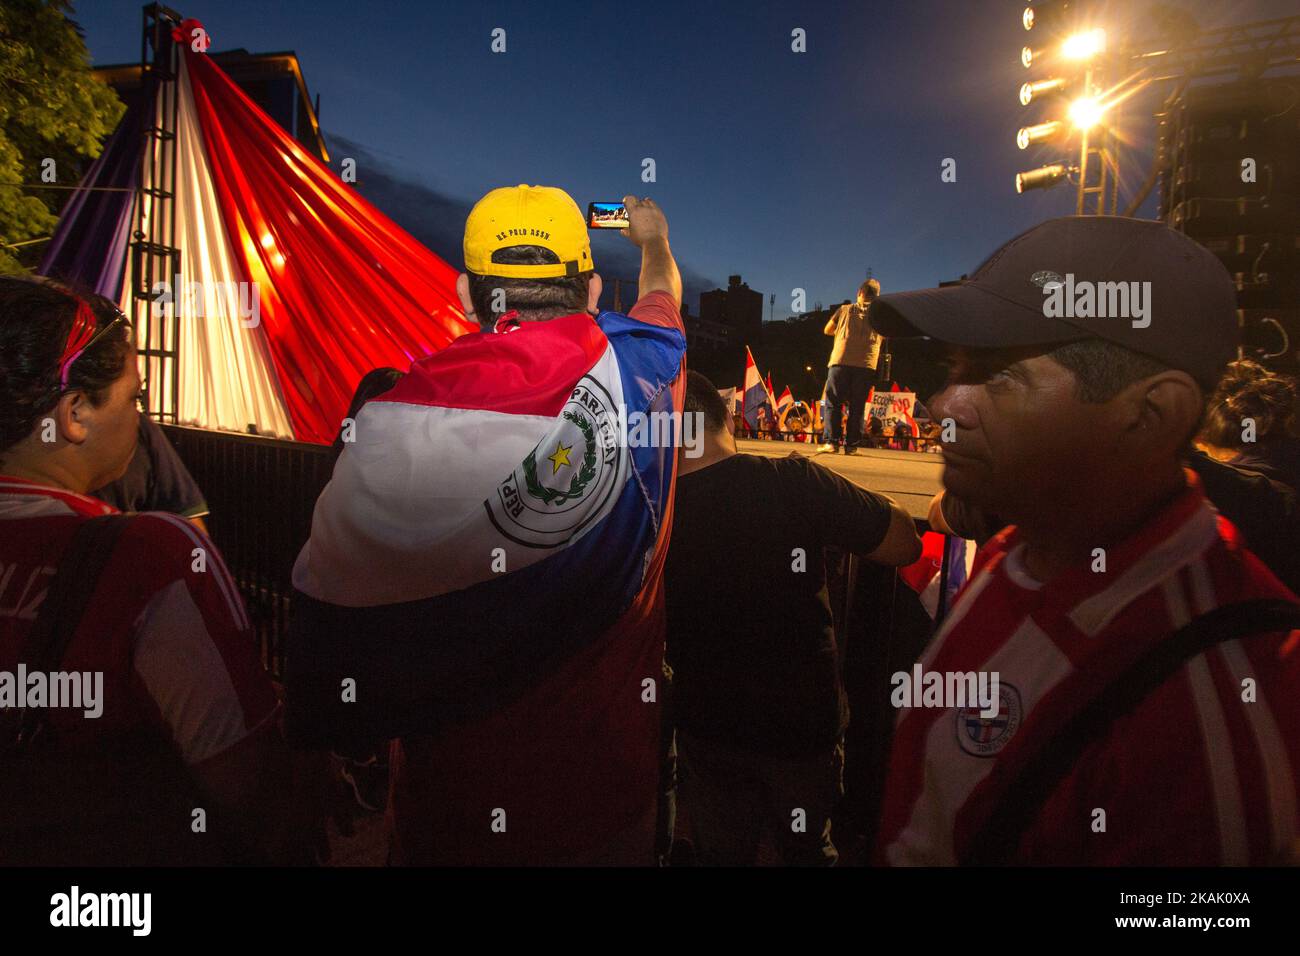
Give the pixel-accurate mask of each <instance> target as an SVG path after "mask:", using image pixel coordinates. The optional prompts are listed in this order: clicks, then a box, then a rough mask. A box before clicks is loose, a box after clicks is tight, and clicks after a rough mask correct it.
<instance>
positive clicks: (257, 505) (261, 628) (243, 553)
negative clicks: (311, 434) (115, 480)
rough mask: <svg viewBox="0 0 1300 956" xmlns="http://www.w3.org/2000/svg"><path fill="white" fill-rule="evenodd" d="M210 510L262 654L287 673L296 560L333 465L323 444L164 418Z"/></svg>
mask: <svg viewBox="0 0 1300 956" xmlns="http://www.w3.org/2000/svg"><path fill="white" fill-rule="evenodd" d="M163 431H164V432H165V433H166V434H167V437H168V438H169V439H170V440H171V442H172V444H173V446H175V448H176V451H177V453H179V454H180V456H181V459H182V460H183V461H184V462H185V465H186V467H187V468H189V470H190V473H191V474H192V475H193V476H194V480H195V481H196V482H198V485H199V487H200V488H201V489H202V490H203V494H204V497H205V498H206V499H207V502H208V506H209V507H210V508H211V509H212V513H211V514H210V515H209V516H208V517H207V518H206V519H205V520H206V521H207V524H208V530H209V532H210V533H211V535H212V540H213V541H214V542H215V544H216V545H217V548H218V549H219V550H220V551H221V554H222V557H223V558H225V561H226V565H227V566H228V567H229V568H230V573H231V574H232V575H233V576H234V578H235V581H236V583H237V584H238V585H239V590H240V592H241V593H242V594H243V597H244V601H245V603H246V604H247V606H248V611H249V617H250V619H251V620H252V622H253V628H254V630H255V631H256V634H257V639H258V642H259V645H260V647H261V650H262V661H263V663H264V664H265V666H266V668H267V670H269V671H270V672H271V674H272V675H273V676H275V677H277V678H278V677H279V676H280V675H281V674H282V673H283V663H284V661H283V647H284V640H283V638H284V635H285V632H286V630H287V629H288V624H289V598H290V595H291V594H292V584H291V581H290V575H291V572H292V571H293V562H294V559H295V558H297V556H298V552H299V550H300V549H301V548H302V546H303V543H304V542H306V540H307V536H308V534H309V533H310V531H311V516H312V509H313V508H314V506H315V504H316V499H317V497H319V495H320V493H321V489H323V488H324V487H325V484H326V483H327V482H328V481H329V478H330V473H331V472H332V470H333V467H334V459H333V456H332V455H331V453H330V449H329V447H328V446H325V445H312V444H307V443H304V442H295V441H282V440H277V439H272V438H259V437H257V436H254V435H238V434H234V433H231V432H217V431H206V430H204V429H200V428H186V427H182V426H175V425H164V426H163Z"/></svg>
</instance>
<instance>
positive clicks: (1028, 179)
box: [1016, 163, 1070, 193]
mask: <svg viewBox="0 0 1300 956" xmlns="http://www.w3.org/2000/svg"><path fill="white" fill-rule="evenodd" d="M1069 175H1070V167H1069V166H1066V165H1065V164H1064V163H1052V164H1051V165H1049V166H1040V167H1039V168H1038V169H1029V170H1026V171H1025V172H1023V173H1016V192H1018V193H1023V192H1024V191H1025V190H1026V189H1048V188H1050V187H1052V186H1055V185H1056V184H1057V183H1059V182H1061V181H1062V180H1064V179H1066V178H1067V177H1068V176H1069Z"/></svg>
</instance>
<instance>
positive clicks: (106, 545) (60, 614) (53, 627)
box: [0, 514, 131, 749]
mask: <svg viewBox="0 0 1300 956" xmlns="http://www.w3.org/2000/svg"><path fill="white" fill-rule="evenodd" d="M130 520H131V519H130V518H128V517H127V516H126V515H120V514H112V515H101V516H100V517H96V518H90V519H89V520H87V521H83V522H81V524H80V525H78V527H77V530H76V531H75V532H74V533H73V535H72V540H71V541H70V542H69V543H68V547H67V548H66V549H65V550H64V552H63V556H62V557H61V558H60V559H59V567H58V570H56V571H55V572H54V578H53V580H51V581H50V586H49V589H48V590H47V591H46V592H45V600H44V601H43V602H41V606H40V608H39V610H38V611H37V612H36V620H34V621H33V622H32V627H31V630H29V631H28V632H27V640H26V641H25V642H24V643H23V646H22V649H21V650H20V651H19V655H18V661H19V663H24V664H26V665H27V670H28V671H41V672H44V673H49V672H51V671H54V670H57V669H58V666H59V663H60V662H61V661H62V660H63V655H64V654H65V653H66V652H67V649H68V644H69V642H71V640H72V635H73V634H74V633H75V632H76V630H77V625H78V624H80V623H81V619H82V617H83V616H84V615H85V612H86V605H87V604H89V603H90V596H91V595H92V594H93V593H94V592H95V586H96V585H97V584H98V583H99V578H100V575H101V574H102V573H103V570H104V567H105V566H106V565H107V564H108V560H109V558H110V557H111V556H112V553H113V547H114V546H115V545H116V544H117V539H118V538H119V537H121V534H122V532H123V531H124V530H125V529H126V525H127V523H128V522H129V521H130ZM45 718H46V708H44V707H28V708H25V709H24V710H23V711H22V713H21V717H20V718H19V720H18V726H17V729H16V732H15V733H14V734H13V735H8V734H7V735H6V736H7V737H8V739H5V740H0V746H4V747H5V748H6V749H7V748H8V747H11V746H12V747H18V748H22V747H26V746H27V745H29V744H30V743H31V741H33V740H34V739H35V738H36V737H37V736H38V735H39V734H40V731H41V728H42V727H43V726H44V724H45Z"/></svg>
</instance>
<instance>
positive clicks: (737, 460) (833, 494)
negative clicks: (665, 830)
mask: <svg viewBox="0 0 1300 956" xmlns="http://www.w3.org/2000/svg"><path fill="white" fill-rule="evenodd" d="M684 410H685V412H686V414H696V415H702V416H703V421H704V429H703V431H704V433H705V441H704V450H703V454H702V455H701V456H700V457H697V458H689V457H686V456H685V455H683V456H682V458H681V462H680V464H679V466H678V478H677V491H676V499H675V503H674V517H673V541H672V547H671V548H670V549H669V552H668V559H667V569H666V572H665V589H666V603H667V613H668V635H667V656H668V661H669V664H670V666H671V668H672V671H673V688H672V713H673V719H674V722H675V725H676V728H677V750H678V759H679V762H680V770H681V792H680V800H681V804H682V806H683V808H684V813H685V816H686V818H687V819H688V821H689V829H690V833H691V839H692V841H693V843H694V845H695V852H696V857H697V859H698V860H699V862H701V863H704V864H721V865H737V864H740V865H743V864H749V863H753V862H754V861H755V858H756V855H757V850H758V847H759V845H760V842H761V841H762V838H763V835H764V831H767V833H768V834H770V837H771V838H772V840H773V842H774V844H775V848H776V849H777V850H778V852H779V853H780V854H781V857H782V859H783V860H784V862H786V863H789V864H831V863H834V862H835V860H836V859H837V856H838V855H837V853H836V850H835V847H834V844H833V843H832V842H831V839H830V812H831V809H832V808H833V806H834V804H835V801H836V800H837V799H838V798H839V796H840V793H841V784H840V773H841V769H842V766H843V746H842V737H843V733H844V728H845V726H846V725H847V722H848V708H847V705H846V703H845V698H844V693H843V689H842V687H841V685H840V677H839V669H838V666H837V660H836V647H835V636H834V632H833V630H832V626H831V612H830V605H829V602H828V599H827V594H826V569H825V564H824V561H823V556H822V549H823V547H824V546H826V545H835V546H837V547H840V548H843V549H845V550H847V551H851V552H853V553H855V554H859V555H862V556H864V557H866V558H867V559H869V560H872V561H878V562H881V563H884V564H890V565H903V564H909V563H911V562H912V561H915V560H916V559H917V557H919V555H920V553H921V541H920V538H919V537H918V536H917V533H916V526H915V524H914V522H913V521H912V519H911V518H910V517H908V515H907V514H906V512H904V511H903V510H902V509H901V508H900V507H899V506H898V505H896V504H894V503H893V502H892V501H890V500H889V499H888V498H886V497H884V496H882V495H877V494H873V493H871V492H869V491H864V490H862V489H861V488H858V487H856V486H855V485H853V484H851V483H850V482H848V481H846V480H845V479H843V478H840V477H839V476H838V475H836V474H835V473H834V472H832V471H830V470H829V469H827V468H824V467H822V466H821V465H817V464H814V463H813V462H812V461H811V460H809V458H807V457H805V456H802V455H800V454H799V453H798V452H795V453H793V454H791V455H790V456H789V457H787V458H765V457H760V456H756V455H743V454H737V452H736V444H735V441H734V439H733V438H732V436H731V434H730V431H729V428H728V425H727V422H728V415H727V412H726V408H725V406H724V405H723V403H722V400H721V398H720V397H719V396H718V393H717V390H716V389H714V387H713V384H712V383H711V382H709V380H708V379H706V378H704V376H702V375H700V374H699V373H697V372H691V373H690V374H689V375H688V377H687V384H686V404H685V409H684Z"/></svg>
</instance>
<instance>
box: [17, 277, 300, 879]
mask: <svg viewBox="0 0 1300 956" xmlns="http://www.w3.org/2000/svg"><path fill="white" fill-rule="evenodd" d="M139 391H140V378H139V373H138V371H137V368H136V350H135V346H134V344H133V336H132V334H131V328H130V323H129V322H128V321H127V320H126V317H125V316H123V315H122V314H121V313H120V312H118V311H117V309H116V308H115V307H114V306H113V305H112V303H110V302H109V301H108V300H107V299H104V298H102V297H100V296H94V295H78V294H76V293H74V292H73V291H71V290H69V289H67V288H65V287H63V286H60V285H58V284H55V283H52V282H49V281H47V280H28V279H15V278H0V864H36V865H50V864H53V865H60V864H92V865H93V864H183V863H195V862H207V863H211V862H222V861H228V860H236V859H237V860H266V859H272V858H276V859H284V858H285V857H284V853H283V852H282V851H283V849H284V848H283V846H282V842H283V840H284V839H285V837H284V834H286V833H289V832H292V830H293V828H291V827H286V826H285V825H284V823H283V821H284V819H285V816H284V811H283V810H282V809H280V808H281V807H283V804H284V802H285V798H284V794H285V793H286V792H287V791H288V789H289V788H288V787H287V786H286V785H285V784H284V781H283V774H282V771H283V770H284V767H285V760H284V750H283V745H282V743H281V740H280V735H279V728H278V714H279V707H278V704H277V702H276V698H275V694H274V693H273V691H272V687H271V684H270V682H269V680H268V679H267V677H266V675H265V673H264V672H263V670H262V667H261V664H260V662H259V661H258V659H257V655H256V652H255V650H254V642H253V636H252V632H251V630H250V626H249V619H248V614H247V611H246V610H245V608H244V605H243V602H242V600H241V599H240V596H239V592H238V591H237V589H236V587H235V584H234V581H233V580H232V579H231V577H230V574H229V572H227V570H226V568H225V565H224V564H223V562H222V560H221V556H220V555H219V553H218V552H217V550H216V548H215V547H214V546H213V545H212V543H211V541H210V540H209V539H208V538H207V537H206V536H205V535H204V534H203V533H202V532H201V531H199V530H198V529H196V528H195V527H194V526H193V525H192V524H190V523H189V522H187V521H186V520H185V519H184V518H181V517H179V516H177V515H169V514H163V513H161V512H145V513H141V514H137V515H131V516H129V517H127V516H121V515H118V514H117V512H116V510H115V509H114V508H112V507H111V506H109V505H107V504H105V503H104V502H102V501H99V500H96V499H94V498H91V497H89V496H88V495H87V491H88V490H89V489H91V488H98V487H100V486H101V485H104V484H106V483H108V482H110V481H113V480H114V479H116V478H118V477H120V476H121V474H122V472H123V471H124V470H125V468H126V466H127V463H128V461H129V460H130V458H131V454H132V451H133V450H134V448H135V442H136V426H137V419H138V414H139V413H138V411H137V399H138V398H139Z"/></svg>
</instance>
